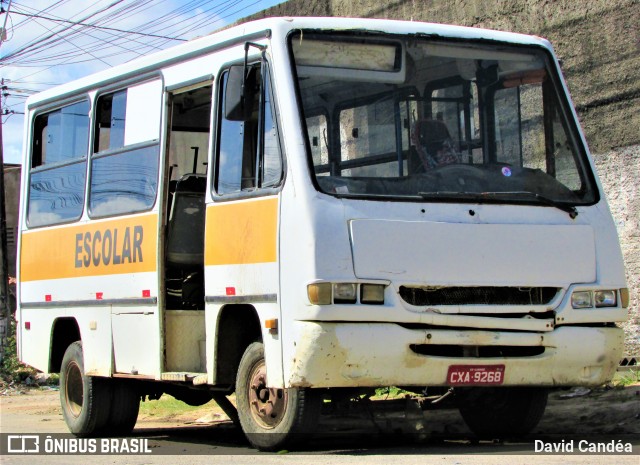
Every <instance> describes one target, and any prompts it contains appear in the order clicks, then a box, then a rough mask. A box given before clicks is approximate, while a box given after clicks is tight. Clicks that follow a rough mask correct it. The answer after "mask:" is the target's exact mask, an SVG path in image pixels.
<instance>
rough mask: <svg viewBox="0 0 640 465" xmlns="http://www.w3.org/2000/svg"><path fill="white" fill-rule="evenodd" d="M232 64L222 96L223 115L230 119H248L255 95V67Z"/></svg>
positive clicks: (251, 111)
mask: <svg viewBox="0 0 640 465" xmlns="http://www.w3.org/2000/svg"><path fill="white" fill-rule="evenodd" d="M246 69H247V75H246V76H244V70H245V68H244V67H243V66H241V65H234V66H232V67H231V68H229V72H228V75H227V83H226V88H225V98H224V116H225V118H226V119H228V120H230V121H248V120H249V119H251V114H252V113H253V110H254V103H255V101H256V95H257V89H256V87H257V86H256V84H257V75H258V72H257V68H256V67H249V68H246Z"/></svg>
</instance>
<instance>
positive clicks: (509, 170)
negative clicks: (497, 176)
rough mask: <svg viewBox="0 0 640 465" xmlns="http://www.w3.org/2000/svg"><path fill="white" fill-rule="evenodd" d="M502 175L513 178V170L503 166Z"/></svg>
mask: <svg viewBox="0 0 640 465" xmlns="http://www.w3.org/2000/svg"><path fill="white" fill-rule="evenodd" d="M502 175H503V176H507V177H509V176H511V168H509V167H508V166H503V167H502Z"/></svg>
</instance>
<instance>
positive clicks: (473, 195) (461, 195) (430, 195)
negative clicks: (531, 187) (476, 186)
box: [418, 191, 578, 219]
mask: <svg viewBox="0 0 640 465" xmlns="http://www.w3.org/2000/svg"><path fill="white" fill-rule="evenodd" d="M418 195H419V196H421V197H422V198H423V199H427V200H428V199H443V198H453V199H470V200H478V201H482V199H488V198H489V199H495V198H502V197H510V198H512V197H514V196H526V197H531V198H534V199H536V200H537V201H538V202H540V203H543V204H545V205H549V206H550V207H555V208H557V209H558V210H562V211H563V212H567V213H568V214H569V217H570V218H571V219H574V218H575V217H577V216H578V210H576V207H574V206H573V205H568V204H566V203H563V202H558V201H556V200H553V199H550V198H549V197H545V196H544V195H540V194H538V193H536V192H529V191H511V192H457V191H451V192H448V191H434V192H418Z"/></svg>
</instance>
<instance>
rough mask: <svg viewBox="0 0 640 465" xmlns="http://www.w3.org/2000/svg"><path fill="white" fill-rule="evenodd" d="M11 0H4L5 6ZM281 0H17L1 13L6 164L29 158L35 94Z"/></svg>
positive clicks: (0, 66)
mask: <svg viewBox="0 0 640 465" xmlns="http://www.w3.org/2000/svg"><path fill="white" fill-rule="evenodd" d="M8 3H9V2H8V0H3V1H2V7H3V9H4V10H7V6H8ZM279 3H283V0H93V1H91V0H62V1H54V0H12V4H11V7H10V9H9V16H8V17H7V15H6V14H1V15H0V27H2V26H3V25H4V24H5V19H6V40H4V41H3V42H2V45H0V78H2V79H4V80H5V86H6V87H7V89H6V91H4V92H3V93H8V94H9V95H8V96H3V97H2V98H3V101H2V108H3V109H8V110H9V111H12V112H14V113H13V114H10V115H5V116H2V122H3V128H2V131H3V134H2V136H3V144H4V152H3V155H4V162H5V163H20V162H21V160H22V138H23V128H24V124H23V115H22V114H21V113H22V112H24V102H25V100H26V97H27V96H28V95H31V94H32V93H34V91H42V90H45V89H47V88H49V87H52V86H53V85H56V84H63V83H65V82H68V81H71V80H73V79H77V78H79V77H82V76H85V75H87V74H91V73H94V72H97V71H100V70H102V69H105V68H108V67H111V66H114V65H117V64H120V63H124V62H126V61H130V60H132V59H135V58H137V57H139V56H141V55H145V54H149V53H152V52H154V51H157V50H160V49H163V48H168V47H171V46H172V45H176V44H178V43H180V42H179V41H177V40H171V38H180V39H192V38H195V37H198V36H201V35H205V34H208V33H211V32H213V31H215V30H217V29H220V28H222V27H223V26H225V25H228V24H230V23H233V22H235V21H237V20H239V19H241V18H244V17H246V16H249V15H251V14H253V13H256V12H258V11H260V10H264V9H265V8H269V7H270V6H273V5H277V4H279ZM72 21H73V22H82V23H83V24H94V25H95V26H99V27H86V26H85V27H79V26H73V25H72V24H71V23H70V22H72ZM106 28H110V29H106ZM116 29H117V30H120V31H137V32H139V34H125V33H123V32H119V31H116ZM14 53H15V54H16V55H15V56H13V54H14Z"/></svg>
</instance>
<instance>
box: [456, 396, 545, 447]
mask: <svg viewBox="0 0 640 465" xmlns="http://www.w3.org/2000/svg"><path fill="white" fill-rule="evenodd" d="M456 394H457V395H456V397H458V407H459V409H460V414H461V415H462V418H463V419H464V421H465V423H466V424H467V426H468V427H469V429H470V430H471V431H472V432H473V433H474V434H475V435H476V436H478V437H479V438H481V439H503V438H514V439H515V438H520V437H523V436H526V435H527V434H529V433H530V432H531V431H532V430H533V429H534V428H535V427H536V426H537V425H538V423H539V422H540V420H541V419H542V415H543V414H544V410H545V408H546V406H547V397H548V391H547V389H545V388H537V387H502V388H490V387H487V388H469V389H462V390H461V391H456Z"/></svg>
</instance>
